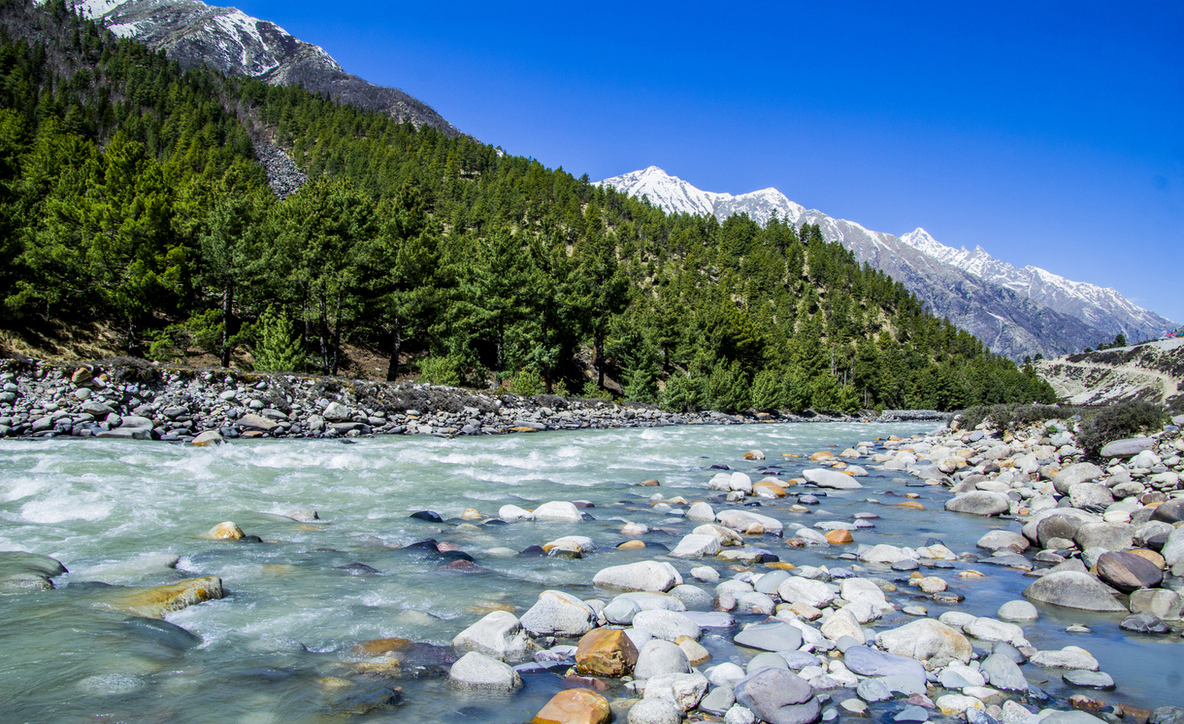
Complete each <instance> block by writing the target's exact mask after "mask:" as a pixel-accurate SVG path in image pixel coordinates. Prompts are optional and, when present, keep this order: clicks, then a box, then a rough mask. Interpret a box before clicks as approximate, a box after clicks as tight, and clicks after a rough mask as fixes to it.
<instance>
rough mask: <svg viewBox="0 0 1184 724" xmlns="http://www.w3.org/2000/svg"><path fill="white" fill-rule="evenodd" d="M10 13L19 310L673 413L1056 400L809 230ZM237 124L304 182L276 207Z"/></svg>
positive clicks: (142, 335) (328, 365) (11, 227)
mask: <svg viewBox="0 0 1184 724" xmlns="http://www.w3.org/2000/svg"><path fill="white" fill-rule="evenodd" d="M0 22H2V23H3V25H4V27H5V28H6V30H7V35H0V252H2V253H3V254H4V258H5V260H6V262H7V263H5V264H4V265H0V300H2V301H3V304H4V309H5V313H6V318H24V319H25V320H26V322H25V323H33V322H36V321H37V320H39V319H49V320H53V321H55V322H60V323H64V324H71V323H83V322H86V323H93V322H101V323H104V324H106V325H108V326H109V327H112V328H115V329H118V330H120V332H121V334H122V337H123V341H124V343H125V347H126V349H127V350H129V351H130V352H134V353H139V354H146V353H149V352H152V353H153V354H158V355H161V356H168V357H171V356H175V355H183V354H186V353H189V352H192V351H205V352H209V353H212V354H215V355H216V356H217V357H218V358H219V359H220V361H221V363H222V364H224V365H229V364H232V363H234V362H235V361H236V358H237V361H238V363H239V364H244V363H245V361H246V360H247V359H249V358H248V357H247V353H248V352H251V353H253V354H254V356H255V357H256V361H257V364H261V365H267V366H269V367H276V368H284V367H291V368H299V367H301V366H303V365H305V364H311V365H312V366H314V367H315V368H318V369H319V370H320V371H321V372H322V373H325V374H335V373H338V372H339V371H340V370H341V368H342V367H343V366H345V365H346V364H347V363H348V360H347V359H346V358H345V356H344V355H343V348H344V347H345V346H346V345H347V344H353V345H358V346H362V347H366V348H369V349H371V350H381V353H382V354H383V356H384V357H389V360H390V362H389V364H388V370H387V377H388V379H394V378H396V377H397V376H398V375H399V374H400V373H402V372H408V371H414V370H415V369H416V368H418V370H419V372H420V373H421V375H422V377H423V379H425V380H431V381H435V382H439V383H446V384H464V385H472V386H477V387H488V386H489V385H490V384H491V382H494V383H496V382H499V381H501V380H504V379H513V380H514V382H513V385H514V386H515V387H519V386H521V387H522V389H527V388H528V387H529V389H532V390H533V389H536V386H541V387H542V388H543V389H546V390H548V391H553V390H555V389H559V388H561V387H567V388H570V389H578V388H580V386H581V385H583V384H584V380H585V379H586V378H587V374H588V373H589V372H590V373H591V374H592V376H593V379H592V381H591V383H590V384H589V385H588V386H587V387H586V388H585V389H584V390H583V392H584V394H586V395H589V396H605V395H608V394H609V393H608V392H607V388H608V386H609V383H610V382H611V381H615V382H616V383H618V384H620V385H621V389H623V391H624V394H625V396H626V397H628V398H630V399H633V400H639V401H645V402H656V401H657V402H661V404H663V405H664V406H666V407H668V408H669V409H675V410H693V409H701V408H704V407H710V408H714V409H720V410H726V411H744V410H748V409H751V408H753V407H756V408H758V409H762V410H766V409H767V410H772V409H792V410H804V409H806V408H810V407H813V408H815V409H818V410H826V411H834V412H856V411H858V410H860V409H863V408H894V409H899V408H907V407H914V408H919V407H938V408H940V409H954V408H957V407H963V406H973V405H993V404H999V403H1004V402H1014V401H1023V402H1051V401H1053V397H1052V390H1051V388H1049V387H1048V385H1047V384H1046V383H1044V382H1042V381H1040V380H1039V379H1037V378H1036V376H1035V373H1034V372H1033V371H1032V369H1031V367H1030V366H1027V367H1025V368H1022V369H1021V368H1017V367H1016V365H1015V364H1014V363H1012V362H1011V361H1009V360H1007V359H1004V358H1001V357H999V356H997V355H994V354H992V353H991V352H990V351H989V350H987V349H986V348H985V347H984V346H983V344H982V342H980V341H979V340H977V339H975V338H974V337H972V336H970V335H969V334H967V333H965V332H962V331H960V330H958V329H956V328H955V327H954V326H953V325H952V324H950V323H949V321H948V320H944V319H938V318H936V317H934V316H932V315H931V314H929V313H928V312H926V311H925V309H924V306H923V304H922V303H921V302H920V301H919V300H918V299H917V298H916V297H914V296H913V295H912V294H910V293H909V292H908V291H907V290H906V289H905V288H904V287H903V286H901V285H900V284H898V283H896V282H894V281H892V279H890V278H888V277H887V276H885V275H884V274H883V273H882V272H879V271H877V270H875V269H872V268H871V267H869V266H867V265H860V264H857V263H856V262H855V260H854V258H853V256H852V254H851V252H850V251H848V250H846V249H844V248H843V247H842V246H840V245H838V244H832V243H828V242H826V241H825V240H824V239H823V237H822V233H821V230H820V229H819V228H818V227H817V226H812V225H804V226H802V227H800V228H799V227H795V226H793V225H790V224H787V223H784V222H783V221H780V220H777V219H774V220H772V221H770V223H769V224H768V225H767V226H766V227H765V228H761V227H760V226H759V225H757V224H756V223H754V222H753V221H752V220H751V219H749V218H747V217H746V216H738V217H733V218H731V219H728V220H726V221H724V222H723V223H720V222H719V221H717V220H716V219H714V218H701V217H695V216H687V215H678V214H665V213H663V212H662V211H660V210H658V209H655V208H653V207H652V206H650V205H648V204H646V203H643V202H640V201H638V200H636V199H632V198H628V197H625V196H624V195H622V194H620V193H617V192H615V191H613V190H611V189H604V188H600V187H597V186H594V185H592V184H590V183H589V182H588V179H587V178H586V177H584V178H575V177H573V176H572V175H571V174H569V173H566V172H564V171H562V170H551V169H547V168H545V167H543V166H542V165H541V164H539V163H538V162H537V161H534V160H533V159H529V158H522V157H516V156H511V155H505V154H502V153H500V152H499V150H498V149H496V148H493V147H491V146H488V145H485V144H481V143H479V142H478V141H476V140H474V139H472V138H467V137H459V138H448V137H446V136H445V135H443V134H441V133H438V132H436V131H434V130H433V129H430V128H426V127H425V128H420V129H416V128H414V127H413V126H411V125H409V124H401V123H398V122H396V121H394V120H393V119H391V118H390V117H388V116H384V115H381V114H374V113H367V112H363V111H360V110H357V109H355V108H352V107H348V106H340V105H337V104H335V103H332V102H330V101H327V100H325V99H324V98H323V97H321V96H318V95H314V94H310V93H307V92H305V91H304V90H302V89H300V88H299V87H279V86H269V85H266V84H264V83H262V82H260V81H255V80H248V79H241V78H225V77H222V76H220V75H218V74H216V73H213V72H211V71H209V70H206V69H196V70H190V71H185V72H182V70H181V69H180V68H179V67H178V66H177V64H176V63H172V62H170V61H168V60H167V58H166V57H165V56H164V55H163V54H161V53H153V52H151V51H149V50H148V49H146V48H145V47H144V46H142V45H139V44H137V43H135V42H133V41H130V40H116V39H115V38H114V37H113V36H111V35H110V34H109V33H107V32H106V31H104V30H103V29H102V28H101V27H99V26H97V25H95V24H94V23H91V22H86V21H82V20H80V19H78V18H76V17H74V16H73V15H71V14H70V13H69V12H68V11H67V10H66V9H65V5H63V4H62V3H61V2H59V1H58V0H54V1H53V2H51V3H50V4H48V5H46V6H45V7H44V8H41V9H35V8H34V7H33V6H32V5H31V4H30V3H29V2H27V0H26V1H22V0H10V1H9V2H7V3H4V4H0ZM55 28H56V30H55ZM75 38H77V39H78V40H77V42H76V41H75ZM248 122H249V123H248ZM244 124H247V125H255V126H257V127H260V126H261V127H263V128H264V129H265V131H266V133H267V134H268V137H274V138H276V139H277V140H278V144H279V145H280V146H281V147H282V148H283V149H284V150H285V151H286V152H288V153H289V155H290V156H291V157H292V158H293V160H294V161H295V162H296V163H297V165H298V166H300V167H301V168H302V169H303V170H304V171H305V172H306V173H307V174H308V176H309V179H310V180H309V183H308V184H307V185H306V186H305V187H304V188H303V189H301V190H300V191H299V192H298V193H296V194H294V195H291V196H289V197H287V198H285V199H284V200H282V201H280V200H276V199H275V198H274V196H273V195H272V194H271V192H270V190H269V189H268V188H267V187H266V176H265V173H264V172H263V170H262V168H261V167H260V166H259V165H258V164H257V163H256V161H255V160H254V151H253V146H252V143H251V140H250V138H251V137H250V135H249V134H248V133H247V131H246V125H244ZM268 309H275V310H284V314H278V313H276V312H272V313H268V312H267V310H268ZM589 367H590V368H591V369H588V368H589ZM524 370H526V371H528V372H523V371H524ZM688 373H689V376H688ZM536 375H537V378H538V383H537V385H536V382H535V377H536ZM491 378H492V379H491ZM614 389H616V388H614ZM659 390H662V392H661V393H659Z"/></svg>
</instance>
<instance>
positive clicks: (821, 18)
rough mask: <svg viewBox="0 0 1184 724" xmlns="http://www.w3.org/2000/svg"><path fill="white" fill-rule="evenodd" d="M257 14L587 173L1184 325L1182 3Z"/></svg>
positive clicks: (475, 126)
mask: <svg viewBox="0 0 1184 724" xmlns="http://www.w3.org/2000/svg"><path fill="white" fill-rule="evenodd" d="M219 4H230V3H229V2H221V3H219ZM237 6H238V7H240V8H241V9H242V10H243V11H245V12H247V13H248V14H250V15H254V16H256V17H261V18H265V19H267V20H271V21H273V22H275V23H277V24H279V25H281V26H282V27H284V28H285V29H286V30H288V31H289V32H291V33H293V34H294V35H296V36H297V37H299V38H301V39H302V40H306V41H308V42H312V43H316V44H317V45H320V46H322V47H324V48H325V49H326V50H327V51H329V53H330V54H331V55H333V57H335V58H336V59H337V60H338V62H340V63H341V64H342V66H344V67H345V69H346V70H347V71H349V72H351V73H355V74H357V75H359V76H361V77H363V78H365V79H367V80H369V81H371V82H375V83H379V84H382V85H391V86H395V87H398V88H401V89H403V90H404V91H407V92H408V93H410V94H412V95H414V96H416V97H417V98H419V99H420V100H423V101H424V102H426V103H428V104H429V105H431V106H432V107H434V108H435V109H436V110H437V111H439V112H440V114H441V115H443V116H444V117H445V118H447V119H448V120H449V121H450V122H452V123H453V124H454V125H455V126H457V127H458V128H459V129H461V130H462V131H464V132H466V133H469V134H471V135H473V136H475V137H477V138H479V139H481V140H482V141H485V142H487V143H491V144H494V145H498V146H501V147H502V148H504V149H505V150H506V151H507V152H509V153H514V154H520V155H525V156H531V157H534V158H537V159H538V160H539V161H541V162H542V163H544V164H546V165H548V166H552V167H556V166H562V167H563V168H564V169H566V170H568V171H570V172H572V173H574V174H575V175H577V176H579V175H581V174H584V173H587V174H588V176H589V177H591V178H592V179H593V180H597V179H601V178H605V177H608V176H614V175H617V174H620V173H624V172H627V171H632V170H635V169H639V168H644V167H645V166H649V165H651V164H653V165H657V166H661V167H662V168H664V169H666V171H668V172H669V173H672V174H674V175H676V176H680V177H682V178H683V179H685V180H687V181H689V182H690V183H692V184H694V185H696V186H698V187H699V188H702V189H705V190H708V191H728V192H732V193H743V192H746V191H753V190H756V189H761V188H765V187H768V186H773V187H776V188H778V189H780V190H781V191H782V192H784V193H785V194H786V195H787V196H788V197H789V198H791V199H793V200H794V201H797V202H798V203H800V204H803V205H804V206H806V207H807V208H817V209H820V210H821V211H823V212H825V213H827V214H830V215H832V216H837V217H841V218H846V219H851V220H853V221H857V222H859V223H861V224H863V225H864V226H866V227H868V228H871V229H875V230H879V231H887V232H890V233H894V234H902V233H904V232H907V231H911V230H912V229H914V228H915V227H917V226H923V227H924V228H925V229H927V230H928V231H929V232H930V233H931V234H933V236H934V237H935V238H936V239H937V240H938V241H941V242H943V243H945V244H948V245H950V246H954V247H958V246H966V247H968V248H973V247H974V245H976V244H979V245H981V246H983V248H985V249H987V251H989V252H990V253H991V254H992V255H994V256H995V257H996V258H999V259H1003V260H1005V261H1008V262H1011V263H1012V264H1015V265H1017V266H1023V265H1027V264H1033V265H1036V266H1040V267H1043V268H1045V269H1048V270H1050V271H1052V272H1055V273H1057V274H1061V275H1063V276H1066V277H1068V278H1070V279H1074V280H1079V281H1088V282H1092V283H1095V284H1099V285H1102V286H1108V287H1114V288H1116V289H1118V290H1119V291H1120V292H1122V293H1123V294H1124V295H1125V296H1127V297H1128V298H1129V299H1132V300H1133V301H1135V302H1136V303H1138V304H1140V305H1142V306H1144V307H1147V308H1149V309H1153V310H1155V311H1157V312H1159V313H1160V314H1163V315H1165V316H1167V317H1169V318H1171V319H1173V320H1175V321H1176V322H1178V323H1184V283H1182V277H1184V2H1179V0H1168V1H1164V2H1141V1H1139V0H1135V1H1133V2H1130V3H1121V4H1119V3H1113V2H1110V3H1101V2H1088V1H1082V0H1072V1H1068V2H1049V1H1044V0H1041V1H1040V2H1031V1H1030V0H1028V1H1026V2H1001V3H988V4H981V3H949V2H940V3H937V2H934V3H916V2H887V1H885V2H880V3H874V4H873V3H861V2H809V3H807V2H800V3H799V2H768V3H758V2H751V3H738V4H737V5H735V6H729V5H727V4H724V3H699V2H679V3H647V2H632V3H619V2H602V3H595V4H576V3H557V2H554V1H552V2H547V3H534V2H517V3H490V2H481V3H473V2H436V3H432V2H416V3H385V2H381V3H380V2H371V1H370V0H359V1H358V2H353V3H349V4H343V5H336V4H329V3H323V2H318V3H313V2H305V1H303V0H285V1H284V2H280V1H278V0H244V1H243V2H240V3H238V4H237Z"/></svg>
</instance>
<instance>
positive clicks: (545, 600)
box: [522, 591, 596, 636]
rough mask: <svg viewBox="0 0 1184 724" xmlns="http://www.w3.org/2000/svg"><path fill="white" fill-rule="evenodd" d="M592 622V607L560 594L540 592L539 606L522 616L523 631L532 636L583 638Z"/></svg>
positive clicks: (568, 595) (593, 619)
mask: <svg viewBox="0 0 1184 724" xmlns="http://www.w3.org/2000/svg"><path fill="white" fill-rule="evenodd" d="M595 622H596V612H595V611H593V610H592V607H591V606H589V605H588V604H586V603H584V602H583V601H581V600H580V599H578V598H576V597H575V596H573V595H571V594H570V593H564V592H563V591H543V592H542V593H540V594H539V600H538V602H537V603H535V604H534V605H533V606H531V607H530V610H529V611H527V612H526V613H524V614H522V628H524V629H526V630H527V631H529V632H530V633H532V634H533V635H535V636H544V635H554V636H583V635H584V634H586V633H588V632H589V631H591V630H592V627H593V625H595Z"/></svg>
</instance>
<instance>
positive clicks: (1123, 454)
mask: <svg viewBox="0 0 1184 724" xmlns="http://www.w3.org/2000/svg"><path fill="white" fill-rule="evenodd" d="M1153 449H1155V440H1154V439H1153V438H1150V437H1128V438H1125V439H1123V440H1115V441H1114V442H1108V443H1106V444H1105V445H1103V446H1102V449H1101V451H1099V453H1098V455H1099V456H1100V457H1103V458H1129V457H1134V456H1135V455H1138V454H1139V453H1141V452H1143V451H1144V450H1153Z"/></svg>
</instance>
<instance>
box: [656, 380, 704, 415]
mask: <svg viewBox="0 0 1184 724" xmlns="http://www.w3.org/2000/svg"><path fill="white" fill-rule="evenodd" d="M661 405H662V409H663V410H666V411H668V412H696V411H698V410H699V408H700V407H702V406H703V390H702V387H701V385H700V384H699V381H698V380H696V379H693V378H692V377H691V376H690V375H684V374H683V373H681V372H675V373H674V374H672V375H670V378H669V379H667V380H666V389H664V390H662V395H661Z"/></svg>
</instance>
